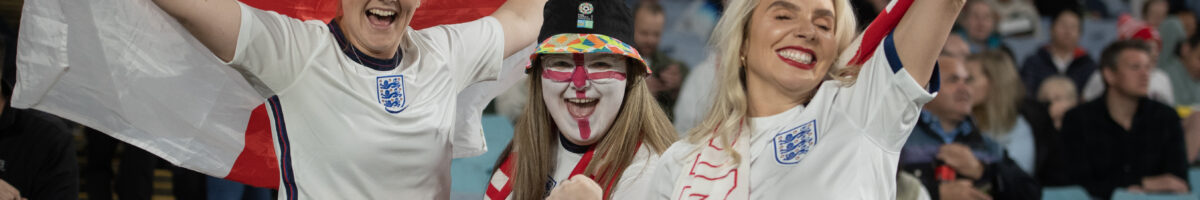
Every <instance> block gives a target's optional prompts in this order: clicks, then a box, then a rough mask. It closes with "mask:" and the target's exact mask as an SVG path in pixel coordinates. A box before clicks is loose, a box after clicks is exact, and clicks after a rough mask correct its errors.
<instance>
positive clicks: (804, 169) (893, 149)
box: [645, 35, 938, 199]
mask: <svg viewBox="0 0 1200 200" xmlns="http://www.w3.org/2000/svg"><path fill="white" fill-rule="evenodd" d="M880 45H881V46H880V47H878V48H876V50H875V52H874V55H873V56H872V57H871V59H869V60H868V61H867V62H866V63H864V64H863V66H862V70H861V71H860V73H859V77H858V79H857V82H856V83H855V84H853V85H851V86H848V87H844V86H842V84H841V83H840V82H839V81H836V80H831V81H825V82H824V83H823V84H821V86H819V88H818V89H817V93H816V95H815V96H814V97H813V99H812V101H810V102H809V104H808V105H807V106H804V105H800V106H796V107H794V108H792V109H790V110H787V111H784V112H783V113H779V114H776V115H773V116H767V117H757V118H751V119H750V120H748V122H749V123H750V128H749V129H748V130H751V131H750V132H747V133H750V134H751V135H750V137H749V138H750V139H749V141H750V142H751V143H750V146H749V152H739V153H740V154H741V155H742V162H750V170H749V171H744V170H743V171H739V174H737V175H738V176H745V175H747V173H748V175H749V178H750V179H749V186H748V187H749V194H750V196H749V199H797V198H802V199H893V198H895V197H896V170H897V169H898V166H897V164H898V162H899V158H900V149H901V147H903V146H904V142H905V141H906V140H907V139H908V135H909V134H910V133H911V132H912V129H913V127H914V126H915V124H916V122H917V118H918V116H919V115H920V110H921V106H922V105H924V104H925V103H926V102H929V101H930V100H932V99H933V97H934V95H933V94H931V93H932V92H930V91H926V90H925V88H923V87H922V86H921V85H919V84H917V82H916V81H913V78H912V76H911V75H909V74H908V72H907V70H904V69H903V67H902V65H901V63H900V59H899V56H898V55H897V54H896V51H895V45H894V43H893V41H892V37H891V36H890V35H889V36H888V37H887V38H886V39H885V40H884V41H883V42H882V43H881V44H880ZM934 71H935V72H934V74H935V75H934V76H932V79H933V80H931V81H930V82H929V84H930V85H931V87H930V88H932V91H936V88H937V84H938V83H937V81H936V80H937V79H938V78H937V77H938V76H937V75H936V74H937V72H936V71H937V70H934ZM705 145H707V144H705ZM696 148H697V144H692V143H689V142H688V141H685V140H681V141H679V142H676V143H675V144H673V145H671V147H670V148H668V149H667V151H666V152H664V153H663V157H662V158H661V159H659V161H660V163H658V165H659V166H658V171H656V172H655V174H654V175H653V176H654V177H653V178H654V180H653V182H652V187H655V188H654V189H652V191H651V193H650V194H651V195H652V196H651V197H649V198H645V199H694V197H689V195H714V196H720V195H723V194H688V193H686V192H684V193H680V194H672V193H674V191H677V190H675V188H686V187H687V186H689V185H679V184H690V183H677V182H676V179H677V178H678V177H677V176H679V175H680V174H681V171H680V170H689V169H695V168H697V166H695V165H697V163H700V164H703V163H704V162H695V160H694V159H695V157H697V156H696V155H695V153H694V152H696V151H695V149H696ZM700 168H703V167H702V166H701V167H700ZM698 172H700V171H693V172H692V173H697V174H696V175H697V176H704V177H721V175H722V174H727V172H716V173H715V174H698ZM732 177H735V176H732V175H730V176H725V178H732ZM713 191H724V190H722V189H716V190H713ZM731 191H732V190H731ZM681 197H687V198H681Z"/></svg>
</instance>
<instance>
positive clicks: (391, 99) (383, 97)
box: [375, 75, 407, 114]
mask: <svg viewBox="0 0 1200 200" xmlns="http://www.w3.org/2000/svg"><path fill="white" fill-rule="evenodd" d="M375 88H376V92H377V93H379V96H378V98H379V104H381V105H383V110H386V111H387V112H388V113H393V114H395V113H400V112H401V111H404V108H406V106H407V104H405V102H406V101H405V100H406V99H405V98H404V75H390V76H380V77H376V78H375Z"/></svg>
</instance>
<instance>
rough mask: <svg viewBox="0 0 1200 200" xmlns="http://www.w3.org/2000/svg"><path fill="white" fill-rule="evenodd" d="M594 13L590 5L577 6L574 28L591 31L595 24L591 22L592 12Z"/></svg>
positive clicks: (581, 4)
mask: <svg viewBox="0 0 1200 200" xmlns="http://www.w3.org/2000/svg"><path fill="white" fill-rule="evenodd" d="M594 11H596V9H595V7H593V6H592V3H588V2H583V3H580V4H579V18H578V20H575V28H586V29H592V27H593V25H594V24H595V22H594V21H592V12H594Z"/></svg>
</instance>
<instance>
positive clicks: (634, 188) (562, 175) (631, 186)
mask: <svg viewBox="0 0 1200 200" xmlns="http://www.w3.org/2000/svg"><path fill="white" fill-rule="evenodd" d="M557 149H558V150H557V151H556V156H555V161H556V164H555V165H554V166H555V167H554V173H553V176H552V177H548V178H552V180H548V181H550V182H549V183H547V186H548V188H547V190H546V192H550V191H552V190H554V187H557V186H558V183H562V182H563V181H566V180H567V179H568V178H571V177H570V175H571V171H573V170H574V169H575V165H577V164H579V160H580V159H583V153H575V152H571V151H568V150H567V149H566V148H564V147H563V146H562V145H559V146H558V148H557ZM658 158H659V154H658V153H655V152H654V151H652V149H650V146H647V145H646V144H642V145H641V146H639V147H638V151H637V153H635V154H634V155H633V160H630V162H629V166H626V167H625V171H624V172H621V180H618V181H617V185H616V188H614V189H613V191H612V198H611V199H640V198H641V197H642V196H643V195H645V194H646V192H649V189H650V177H649V175H650V174H651V173H653V172H654V167H655V166H654V165H652V163H655V162H656V161H657V160H658ZM595 159H599V157H593V160H592V162H596V160H595ZM508 180H509V177H508V176H507V175H505V174H503V172H501V171H500V170H496V172H493V173H492V179H491V181H489V182H488V187H491V188H495V189H496V190H500V188H502V187H504V184H505V183H506V181H508ZM597 184H600V187H601V188H603V187H605V185H604V184H603V183H597ZM547 194H548V193H547ZM483 199H490V197H488V196H486V195H485V196H484V197H483ZM505 199H508V200H512V199H513V197H512V195H511V194H509V196H508V197H507V198H505Z"/></svg>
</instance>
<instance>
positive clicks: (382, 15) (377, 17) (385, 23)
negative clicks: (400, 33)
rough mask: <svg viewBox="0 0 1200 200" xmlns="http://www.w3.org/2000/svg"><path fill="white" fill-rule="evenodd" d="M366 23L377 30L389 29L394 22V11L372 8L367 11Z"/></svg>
mask: <svg viewBox="0 0 1200 200" xmlns="http://www.w3.org/2000/svg"><path fill="white" fill-rule="evenodd" d="M366 14H367V21H369V22H370V23H371V27H373V28H377V29H390V28H391V27H392V23H393V22H396V11H394V10H385V9H378V8H372V9H367V13H366Z"/></svg>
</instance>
